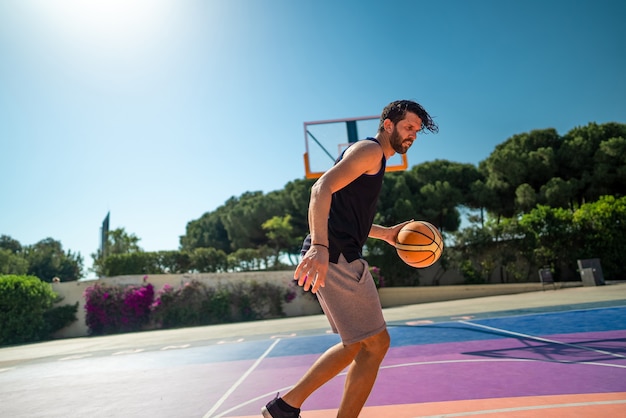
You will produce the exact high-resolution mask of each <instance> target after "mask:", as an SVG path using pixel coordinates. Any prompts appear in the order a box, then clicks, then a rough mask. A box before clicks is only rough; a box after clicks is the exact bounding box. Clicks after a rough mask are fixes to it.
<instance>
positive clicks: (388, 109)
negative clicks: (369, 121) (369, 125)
mask: <svg viewBox="0 0 626 418" xmlns="http://www.w3.org/2000/svg"><path fill="white" fill-rule="evenodd" d="M407 112H411V113H415V114H416V115H417V116H418V117H419V118H420V119H421V120H422V129H421V130H420V132H425V131H429V132H432V133H434V134H436V133H437V132H439V126H437V124H436V123H435V121H434V120H433V118H432V117H431V116H430V115H429V114H428V112H426V110H424V108H423V107H422V106H421V105H420V104H419V103H416V102H414V101H412V100H396V101H395V102H391V103H389V104H388V105H387V106H385V108H384V109H383V112H382V114H381V115H380V124H379V125H378V132H382V131H383V130H384V127H383V123H384V122H385V119H389V120H391V121H392V122H393V123H394V124H396V123H398V122H400V121H401V120H403V119H404V118H405V116H406V113H407Z"/></svg>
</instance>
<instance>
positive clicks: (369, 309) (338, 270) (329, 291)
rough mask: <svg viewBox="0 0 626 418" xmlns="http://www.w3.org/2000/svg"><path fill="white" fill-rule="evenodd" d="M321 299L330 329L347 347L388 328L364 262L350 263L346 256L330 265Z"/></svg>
mask: <svg viewBox="0 0 626 418" xmlns="http://www.w3.org/2000/svg"><path fill="white" fill-rule="evenodd" d="M317 299H318V300H319V302H320V305H321V306H322V310H323V311H324V314H326V317H327V318H328V322H330V326H331V328H332V330H333V332H335V333H336V334H339V336H340V337H341V341H342V342H343V343H344V344H345V345H349V344H354V343H356V342H359V341H362V340H364V339H365V338H368V337H371V336H372V335H376V334H378V333H379V332H381V331H383V330H384V329H385V328H386V324H385V319H384V318H383V312H382V308H381V305H380V298H379V296H378V291H377V290H376V284H375V283H374V279H373V278H372V275H371V273H370V270H369V265H368V264H367V261H365V260H363V259H357V260H354V261H353V262H351V263H348V262H347V261H346V259H345V258H344V256H343V255H340V256H339V261H338V262H337V264H334V263H330V265H329V267H328V273H327V275H326V282H325V287H321V288H320V289H319V290H318V291H317Z"/></svg>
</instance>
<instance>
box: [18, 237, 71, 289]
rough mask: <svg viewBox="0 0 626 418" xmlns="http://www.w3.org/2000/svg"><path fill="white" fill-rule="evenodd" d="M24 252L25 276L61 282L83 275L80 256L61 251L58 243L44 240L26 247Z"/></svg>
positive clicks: (61, 248)
mask: <svg viewBox="0 0 626 418" xmlns="http://www.w3.org/2000/svg"><path fill="white" fill-rule="evenodd" d="M24 252H25V258H26V260H27V261H28V271H27V274H28V275H31V276H36V277H39V278H40V279H41V280H43V281H45V282H52V279H53V278H55V277H58V278H60V279H61V281H74V280H78V279H80V278H81V277H82V275H83V259H82V257H81V256H80V254H77V253H72V252H71V251H69V250H68V251H67V252H65V251H63V246H62V245H61V242H60V241H56V240H54V239H52V238H46V239H43V240H41V241H39V242H38V243H36V244H34V245H31V246H27V247H26V248H25V250H24Z"/></svg>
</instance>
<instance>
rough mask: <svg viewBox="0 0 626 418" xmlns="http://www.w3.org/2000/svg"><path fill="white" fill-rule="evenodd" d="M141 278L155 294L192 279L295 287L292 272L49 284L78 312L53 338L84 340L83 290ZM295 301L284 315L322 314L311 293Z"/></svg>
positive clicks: (131, 280) (131, 278)
mask: <svg viewBox="0 0 626 418" xmlns="http://www.w3.org/2000/svg"><path fill="white" fill-rule="evenodd" d="M144 277H145V278H146V279H145V280H147V282H149V283H151V284H152V285H153V286H154V290H155V292H158V291H159V290H161V289H162V288H163V286H164V285H166V284H169V285H170V286H172V287H178V286H181V285H184V284H185V283H186V282H190V281H191V280H199V281H201V282H203V283H205V284H206V285H208V286H217V285H219V284H221V283H222V284H226V283H235V282H237V281H244V282H245V281H253V280H254V281H257V282H260V283H263V282H266V281H271V282H272V283H275V284H280V285H282V286H285V288H287V287H288V286H289V285H292V286H293V285H294V284H295V283H294V281H293V272H292V271H270V272H266V271H261V272H242V273H200V274H152V275H149V276H144V275H128V276H115V277H106V278H102V279H99V280H89V281H79V282H61V283H52V289H53V290H54V291H55V292H56V293H57V294H58V295H59V296H61V297H62V298H63V299H62V300H61V302H60V303H59V304H60V305H65V304H74V303H76V302H78V312H77V314H76V316H77V318H78V320H77V321H75V322H74V323H73V324H71V325H70V326H68V327H66V328H63V329H62V330H60V331H58V332H57V333H56V334H55V335H54V337H55V338H69V337H84V336H86V335H88V328H87V325H86V324H85V319H86V315H85V298H84V296H83V295H84V293H85V290H86V289H87V288H88V287H89V286H93V285H94V284H95V283H97V282H101V283H106V284H109V285H114V284H117V285H141V284H143V283H144ZM294 290H296V298H295V299H294V300H292V301H291V302H289V303H285V304H283V311H284V312H285V314H286V315H287V316H303V315H313V314H318V313H321V312H322V311H321V309H320V307H319V304H318V303H317V300H315V298H314V297H311V295H310V294H305V293H304V292H303V291H302V290H300V288H298V287H297V286H295V287H294Z"/></svg>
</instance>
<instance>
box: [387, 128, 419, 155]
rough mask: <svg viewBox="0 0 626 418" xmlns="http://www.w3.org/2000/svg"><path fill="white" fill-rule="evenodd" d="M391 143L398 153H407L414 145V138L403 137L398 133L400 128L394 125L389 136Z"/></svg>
mask: <svg viewBox="0 0 626 418" xmlns="http://www.w3.org/2000/svg"><path fill="white" fill-rule="evenodd" d="M389 144H390V145H391V148H393V150H394V151H395V152H397V153H398V154H406V152H407V151H408V150H409V148H411V145H413V140H411V139H409V138H404V139H403V138H402V137H401V136H400V134H399V133H398V130H397V129H396V128H395V127H394V128H393V132H392V133H391V136H390V137H389Z"/></svg>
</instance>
